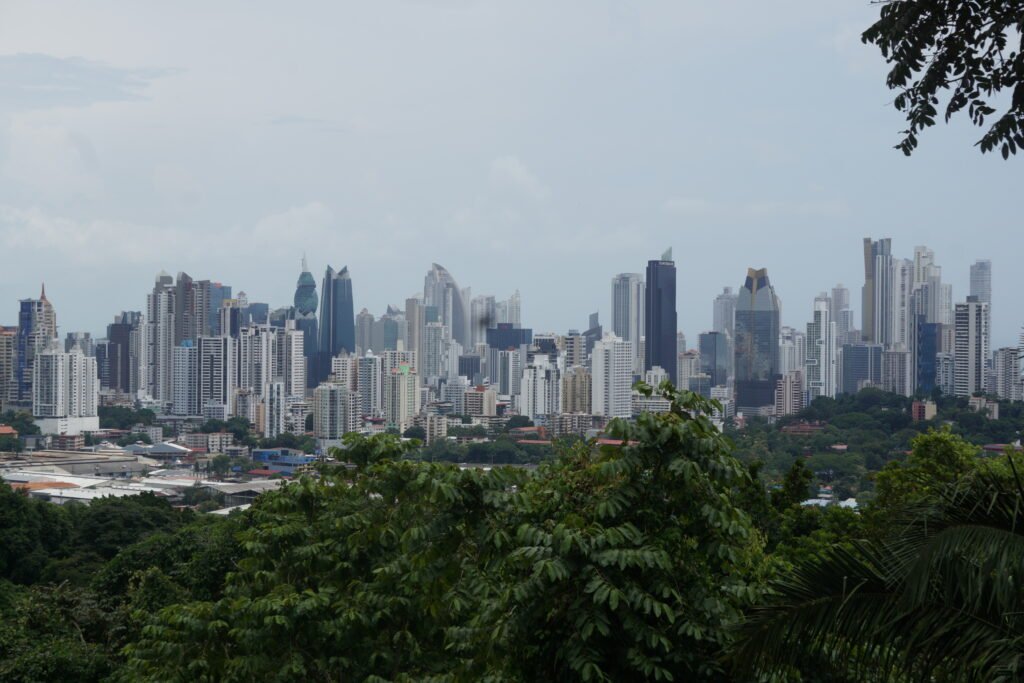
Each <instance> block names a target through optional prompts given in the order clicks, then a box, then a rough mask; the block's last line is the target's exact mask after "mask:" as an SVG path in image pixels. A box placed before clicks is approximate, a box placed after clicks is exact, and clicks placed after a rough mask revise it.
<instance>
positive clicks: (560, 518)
mask: <svg viewBox="0 0 1024 683" xmlns="http://www.w3.org/2000/svg"><path fill="white" fill-rule="evenodd" d="M648 391H649V390H648ZM664 391H665V392H666V394H665V395H666V396H667V397H669V398H670V400H671V401H672V403H673V411H672V412H671V413H669V414H665V415H656V416H655V415H649V416H644V417H641V418H640V420H638V422H637V424H636V425H631V424H628V423H621V422H620V423H616V424H615V425H613V427H612V433H613V434H614V435H615V438H620V439H622V440H623V441H624V445H622V446H618V447H598V446H596V445H595V444H585V443H578V444H577V445H575V447H574V448H573V449H572V450H571V451H569V452H567V453H564V454H562V456H561V457H560V458H559V459H558V460H556V461H555V462H553V463H551V464H550V465H546V466H544V467H541V468H540V469H538V470H537V471H536V472H533V473H530V472H527V471H524V470H520V469H503V468H494V469H492V470H488V471H484V470H478V469H467V470H460V469H459V468H457V467H454V466H451V465H441V464H432V463H426V462H422V461H414V460H410V459H407V456H408V449H409V447H410V446H409V443H408V442H402V441H400V440H399V439H397V438H395V437H393V436H390V435H379V436H375V437H369V438H367V437H361V436H359V435H351V436H348V437H346V442H345V446H346V448H345V451H344V452H343V453H341V454H337V455H338V458H339V459H344V460H348V461H349V462H352V463H354V464H355V470H354V471H351V470H349V469H346V468H341V467H337V466H334V467H331V466H327V465H324V466H322V468H321V472H320V476H319V477H318V478H312V477H302V478H300V479H299V480H297V481H295V482H292V483H289V484H287V485H285V486H284V487H283V488H281V489H279V490H277V491H274V492H271V493H268V494H264V495H263V496H261V497H260V498H258V499H257V501H256V503H255V504H254V505H253V507H252V508H251V509H250V510H249V511H248V514H249V516H250V518H251V520H252V523H251V525H250V526H249V527H248V528H247V529H245V530H244V531H243V532H242V533H241V538H240V542H241V546H242V548H243V549H244V550H243V557H242V558H241V559H240V560H239V561H238V563H237V569H236V570H235V571H233V572H232V573H230V574H229V575H228V578H227V580H226V586H225V595H224V597H223V598H221V599H218V600H215V601H194V602H189V603H186V604H179V605H174V606H171V607H168V608H165V609H163V610H162V611H161V612H160V613H159V615H158V617H157V618H156V619H155V620H154V621H153V622H152V623H151V624H150V625H149V626H147V627H146V628H145V629H144V630H143V633H142V636H141V638H140V639H139V640H138V641H137V642H135V643H133V644H132V645H130V646H129V647H128V649H127V653H128V657H129V661H128V667H127V670H126V675H127V676H128V677H130V678H131V679H132V680H142V681H146V680H151V681H156V680H159V681H186V680H222V681H242V680H294V679H297V678H309V679H314V680H316V679H322V680H338V679H343V680H452V681H477V680H667V679H668V678H669V677H672V678H674V679H675V680H687V679H690V680H698V679H699V680H715V679H716V678H720V677H723V676H724V672H722V670H721V661H722V660H721V658H722V655H723V652H724V649H725V648H726V647H727V646H728V645H729V644H730V643H731V638H732V630H731V626H732V624H733V623H734V622H735V620H736V619H738V617H739V615H740V614H741V610H742V609H743V607H744V606H746V605H747V604H749V603H750V602H751V601H752V600H753V599H755V598H756V597H757V595H758V594H759V589H758V585H759V576H760V571H761V566H762V564H761V554H760V540H759V537H758V535H757V534H756V533H754V531H753V529H752V527H751V526H750V522H749V519H748V518H747V516H746V515H745V514H744V513H743V512H742V511H741V510H740V509H739V508H738V507H737V504H736V500H735V499H734V497H735V495H736V494H735V489H736V486H737V485H738V484H739V483H741V482H743V481H745V480H746V473H745V471H744V470H743V468H742V467H741V466H740V465H739V463H737V462H736V461H735V460H734V459H732V458H731V456H729V454H728V450H727V442H726V441H725V440H724V438H723V437H722V436H721V435H720V434H718V432H717V431H716V430H715V428H714V427H713V426H712V424H711V422H710V420H709V419H708V418H707V417H706V415H707V414H708V413H709V412H710V410H711V408H712V404H711V403H710V402H707V401H706V400H704V399H702V398H700V397H699V396H696V395H694V394H690V393H689V392H675V391H674V390H672V389H671V388H666V389H664ZM626 444H632V445H626ZM172 578H173V577H172ZM296 644H301V646H298V647H297V646H296Z"/></svg>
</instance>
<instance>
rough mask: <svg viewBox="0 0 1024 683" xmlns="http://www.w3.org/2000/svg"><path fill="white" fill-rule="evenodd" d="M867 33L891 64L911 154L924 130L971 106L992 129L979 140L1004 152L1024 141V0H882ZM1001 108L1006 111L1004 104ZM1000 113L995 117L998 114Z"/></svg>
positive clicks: (984, 147) (971, 114)
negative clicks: (877, 17) (905, 122)
mask: <svg viewBox="0 0 1024 683" xmlns="http://www.w3.org/2000/svg"><path fill="white" fill-rule="evenodd" d="M879 4H880V5H881V13H880V16H879V19H878V21H876V22H875V23H874V24H872V25H871V27H869V28H868V29H867V30H866V31H865V32H864V34H863V36H862V38H863V40H864V42H865V43H870V44H873V45H875V46H877V47H878V48H879V50H880V51H881V53H882V56H883V57H885V59H886V61H887V62H888V63H889V64H890V65H891V69H890V71H889V74H888V77H887V78H886V85H887V86H888V87H889V88H890V89H891V90H895V91H898V94H897V95H896V99H895V101H894V105H895V107H896V109H897V110H899V111H901V112H904V113H905V115H906V119H907V124H908V126H909V127H908V128H907V129H906V130H904V131H903V132H902V135H903V139H902V140H901V141H900V143H899V144H898V145H896V147H897V149H899V150H901V151H902V152H903V153H904V154H906V155H907V156H910V154H912V153H913V151H914V149H915V148H916V147H917V144H918V136H919V135H920V133H921V132H922V131H923V130H924V129H925V128H928V127H930V126H933V125H935V120H936V117H938V116H940V115H941V116H942V117H943V118H944V119H945V121H946V122H947V123H948V122H949V120H950V119H952V118H953V116H955V115H956V114H958V113H960V112H962V111H963V110H964V109H966V110H967V115H968V118H970V120H971V122H972V123H973V124H974V125H975V126H979V127H982V126H985V125H986V123H987V124H988V128H987V130H986V131H985V133H984V135H982V137H981V139H980V140H978V142H977V143H976V144H977V145H978V146H979V147H980V148H981V151H982V152H988V151H992V150H999V151H1000V153H1001V154H1002V155H1003V158H1004V159H1006V158H1008V157H1009V156H1010V155H1011V154H1016V153H1017V148H1018V147H1022V148H1024V2H1022V0H883V1H882V2H880V3H879ZM1000 109H1002V111H1000ZM993 119H994V120H993Z"/></svg>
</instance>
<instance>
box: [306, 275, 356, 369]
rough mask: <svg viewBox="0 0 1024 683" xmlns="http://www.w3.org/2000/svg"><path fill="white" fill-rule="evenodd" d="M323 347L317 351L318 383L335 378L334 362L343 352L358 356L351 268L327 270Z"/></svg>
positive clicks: (321, 339)
mask: <svg viewBox="0 0 1024 683" xmlns="http://www.w3.org/2000/svg"><path fill="white" fill-rule="evenodd" d="M320 292H321V296H322V297H323V301H322V302H321V304H320V345H319V348H318V349H317V352H318V353H317V359H318V360H317V368H316V372H317V381H318V383H319V382H322V381H324V380H325V379H327V375H329V374H331V359H332V358H334V357H335V356H337V355H338V354H339V353H341V352H342V351H346V352H348V353H355V350H356V317H355V310H354V309H355V305H354V303H353V300H352V278H350V277H349V275H348V266H345V267H344V268H342V269H341V270H340V271H337V272H335V270H334V268H331V267H330V266H327V272H326V273H324V284H323V287H321V288H320Z"/></svg>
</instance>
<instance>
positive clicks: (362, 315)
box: [355, 308, 381, 356]
mask: <svg viewBox="0 0 1024 683" xmlns="http://www.w3.org/2000/svg"><path fill="white" fill-rule="evenodd" d="M373 323H374V317H373V313H370V312H369V311H368V310H366V309H365V308H364V309H363V310H361V311H359V313H357V314H356V348H355V353H356V355H357V356H361V355H363V354H364V353H366V352H367V351H372V350H373ZM377 350H378V351H380V350H381V349H377Z"/></svg>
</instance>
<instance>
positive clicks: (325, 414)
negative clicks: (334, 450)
mask: <svg viewBox="0 0 1024 683" xmlns="http://www.w3.org/2000/svg"><path fill="white" fill-rule="evenodd" d="M360 408H361V406H360V400H359V394H358V392H355V391H353V390H352V389H350V388H349V387H348V386H347V385H345V384H340V383H337V382H325V383H324V384H321V385H319V386H318V387H317V388H316V389H314V390H313V435H314V436H315V437H316V438H317V439H318V440H319V441H320V445H321V447H327V446H340V445H341V437H342V436H344V435H345V434H347V433H349V432H354V431H357V430H358V429H359V423H360Z"/></svg>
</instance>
